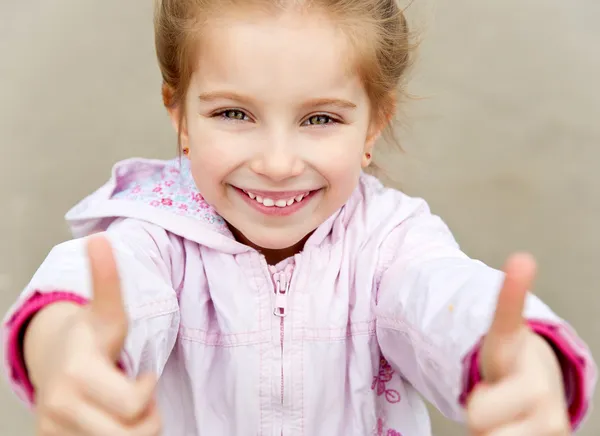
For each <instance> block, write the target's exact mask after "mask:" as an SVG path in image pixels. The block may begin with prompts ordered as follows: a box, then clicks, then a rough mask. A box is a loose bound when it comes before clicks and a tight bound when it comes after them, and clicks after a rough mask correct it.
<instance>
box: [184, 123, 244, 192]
mask: <svg viewBox="0 0 600 436" xmlns="http://www.w3.org/2000/svg"><path fill="white" fill-rule="evenodd" d="M189 141H190V149H191V154H190V159H191V160H192V168H193V169H194V172H195V174H197V175H198V177H199V178H201V179H204V180H205V179H207V178H211V179H213V180H212V181H213V183H214V182H215V180H214V179H215V178H221V179H222V178H224V177H225V176H226V175H227V174H229V173H230V172H231V171H233V170H234V169H235V168H236V167H237V166H239V165H240V162H241V161H242V160H243V157H242V156H240V154H239V145H238V146H236V143H235V141H234V138H232V137H231V135H223V134H222V132H218V131H215V129H211V127H210V125H209V123H200V122H197V123H196V124H195V125H194V126H193V127H192V128H191V129H190V130H189ZM217 182H218V181H217Z"/></svg>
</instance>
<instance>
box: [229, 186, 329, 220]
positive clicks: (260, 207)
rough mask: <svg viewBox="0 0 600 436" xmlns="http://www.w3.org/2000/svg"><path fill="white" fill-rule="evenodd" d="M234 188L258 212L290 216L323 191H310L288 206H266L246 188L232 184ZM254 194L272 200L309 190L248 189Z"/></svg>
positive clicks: (282, 198)
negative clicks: (251, 195) (247, 192)
mask: <svg viewBox="0 0 600 436" xmlns="http://www.w3.org/2000/svg"><path fill="white" fill-rule="evenodd" d="M232 188H233V189H234V190H235V191H236V192H237V193H238V194H239V195H240V196H241V197H242V199H243V200H244V201H245V202H246V203H248V205H250V206H251V207H252V208H254V209H255V210H257V211H258V212H260V213H262V214H264V215H269V216H290V215H293V214H295V213H296V212H298V211H299V210H301V209H303V208H304V207H305V206H306V205H307V204H308V203H309V202H310V200H312V198H313V197H314V196H315V195H316V194H318V193H319V192H321V189H317V190H312V191H308V195H307V196H306V197H304V198H303V199H302V201H301V202H300V203H298V202H294V204H292V205H290V206H286V207H277V206H271V207H268V206H265V205H264V204H261V203H259V202H258V201H256V200H253V199H251V198H250V197H249V196H248V194H246V192H245V191H246V190H242V189H240V188H238V187H236V186H232ZM248 191H250V192H252V193H253V194H256V195H259V196H261V197H266V198H270V199H272V200H275V201H277V200H284V199H288V198H292V197H295V196H298V195H300V194H304V193H306V192H307V191H279V192H275V191H273V192H270V191H253V190H248Z"/></svg>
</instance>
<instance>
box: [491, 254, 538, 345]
mask: <svg viewBox="0 0 600 436" xmlns="http://www.w3.org/2000/svg"><path fill="white" fill-rule="evenodd" d="M504 272H505V279H504V285H503V286H502V289H501V291H500V294H499V295H498V302H497V304H496V312H495V314H494V319H493V321H492V325H491V327H490V334H493V335H501V336H510V335H512V334H514V333H516V332H518V331H519V330H520V329H521V328H522V326H523V310H524V309H525V301H526V298H527V292H528V291H529V290H530V289H531V288H532V286H533V281H534V278H535V275H536V263H535V259H534V258H533V257H532V256H531V255H529V254H515V255H513V256H511V257H510V258H509V259H508V261H507V262H506V265H505V267H504Z"/></svg>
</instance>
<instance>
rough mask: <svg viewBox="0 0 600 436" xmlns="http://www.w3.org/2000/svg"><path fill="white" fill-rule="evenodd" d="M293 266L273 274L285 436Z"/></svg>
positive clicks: (274, 310)
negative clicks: (285, 359)
mask: <svg viewBox="0 0 600 436" xmlns="http://www.w3.org/2000/svg"><path fill="white" fill-rule="evenodd" d="M292 270H293V266H292V265H288V266H286V267H285V268H284V270H283V271H281V272H276V273H274V274H273V282H274V283H275V300H274V307H273V315H274V316H276V317H278V318H279V344H280V347H281V348H280V356H279V357H280V359H281V390H280V397H281V398H280V401H281V406H282V413H281V435H283V403H284V401H283V399H284V390H285V381H284V380H285V374H284V370H283V353H284V340H285V318H286V316H287V315H288V312H287V300H288V295H289V291H290V282H291V276H292Z"/></svg>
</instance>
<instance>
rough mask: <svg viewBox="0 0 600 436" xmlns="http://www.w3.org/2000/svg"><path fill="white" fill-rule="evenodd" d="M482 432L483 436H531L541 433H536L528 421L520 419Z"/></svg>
mask: <svg viewBox="0 0 600 436" xmlns="http://www.w3.org/2000/svg"><path fill="white" fill-rule="evenodd" d="M484 434H485V436H533V435H536V434H541V433H536V430H535V428H533V427H532V425H531V423H530V422H529V421H520V422H514V423H511V424H508V425H506V426H504V427H501V428H499V429H495V430H492V431H491V432H489V433H484Z"/></svg>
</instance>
